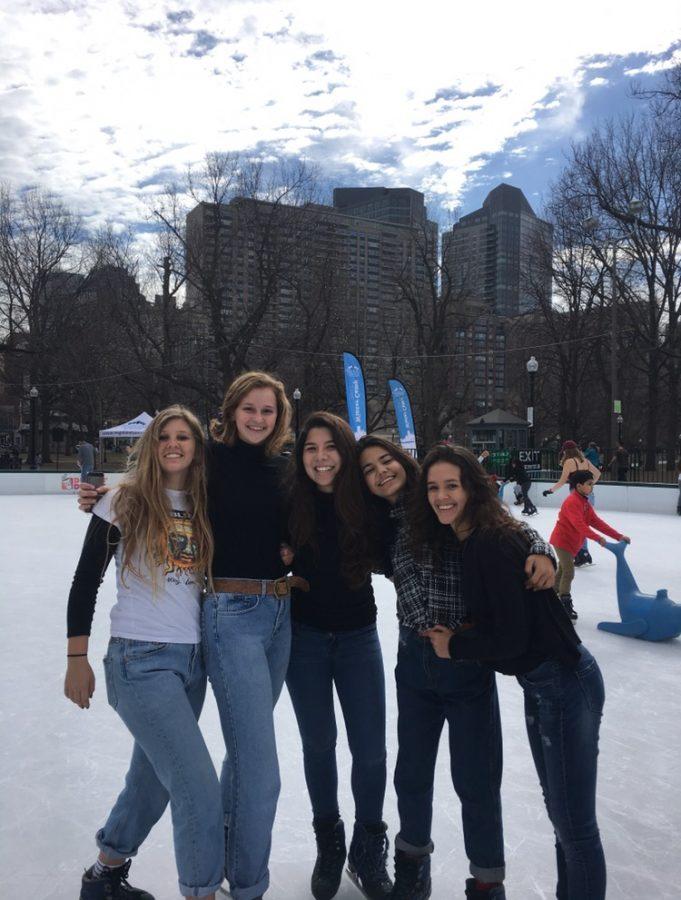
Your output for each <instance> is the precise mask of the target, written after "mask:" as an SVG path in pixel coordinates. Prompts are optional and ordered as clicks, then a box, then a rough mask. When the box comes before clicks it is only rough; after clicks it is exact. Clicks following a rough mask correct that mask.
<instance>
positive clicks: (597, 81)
mask: <svg viewBox="0 0 681 900" xmlns="http://www.w3.org/2000/svg"><path fill="white" fill-rule="evenodd" d="M605 84H610V81H609V80H608V79H607V78H592V79H591V81H589V87H602V86H603V85H605Z"/></svg>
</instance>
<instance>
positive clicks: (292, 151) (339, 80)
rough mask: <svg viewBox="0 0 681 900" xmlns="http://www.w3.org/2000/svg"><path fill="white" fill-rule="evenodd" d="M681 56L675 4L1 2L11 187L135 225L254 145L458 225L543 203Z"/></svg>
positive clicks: (530, 0)
mask: <svg viewBox="0 0 681 900" xmlns="http://www.w3.org/2000/svg"><path fill="white" fill-rule="evenodd" d="M404 8H406V9H407V10H408V12H405V11H402V10H403V9H404ZM675 59H676V60H678V61H681V3H679V2H678V0H647V2H646V3H644V4H641V3H640V2H639V0H635V2H634V0H619V2H610V0H572V2H571V3H569V4H568V3H560V4H558V3H556V2H555V0H554V2H551V0H541V2H536V0H517V2H515V3H513V2H510V0H504V2H500V0H485V2H484V3H481V2H462V0H460V2H458V3H456V2H454V0H421V2H419V3H410V4H408V5H407V4H398V3H397V2H396V0H390V2H388V0H335V2H334V0H290V2H277V0H244V2H241V0H194V2H192V3H189V2H179V0H177V2H176V0H139V2H123V0H0V178H2V179H4V180H9V181H10V182H11V183H13V184H14V185H16V186H18V187H23V186H26V185H31V184H41V185H44V186H47V187H49V188H50V189H53V190H55V191H58V192H60V193H62V194H63V195H64V196H65V197H66V198H67V199H68V200H69V202H71V203H73V204H74V205H76V206H77V207H78V208H79V209H80V210H81V212H83V213H84V214H85V216H86V217H87V219H88V220H89V221H90V222H91V223H99V222H103V221H105V220H112V221H114V222H119V223H122V224H123V223H132V224H133V225H134V224H135V223H138V222H141V221H142V220H143V218H144V208H145V198H148V195H149V194H151V193H153V192H155V191H158V190H159V189H160V188H161V187H162V186H163V185H164V184H165V183H166V182H168V181H169V180H171V179H172V178H173V177H174V176H175V175H176V174H178V173H182V172H183V171H184V169H185V167H186V165H187V164H188V163H190V162H196V161H198V160H200V159H201V157H202V156H203V154H204V153H205V152H207V151H212V150H231V151H234V150H244V151H257V152H259V153H261V154H266V155H268V156H270V157H280V156H301V157H305V158H308V159H310V160H312V161H314V162H315V163H317V164H318V165H319V166H320V168H321V171H322V173H323V176H324V179H325V180H326V182H327V184H328V185H329V186H333V185H352V184H355V185H357V184H364V185H369V184H381V185H385V186H388V187H398V186H408V187H414V188H417V189H419V190H422V191H424V192H425V193H426V194H427V195H428V199H429V204H430V207H431V210H432V211H434V212H436V211H438V210H439V211H440V213H442V214H445V212H446V211H447V210H450V209H458V210H460V211H461V212H462V213H466V212H469V211H470V210H471V209H475V208H476V207H477V206H479V205H480V202H481V200H482V199H483V198H484V196H485V194H486V193H487V191H488V190H490V189H491V188H492V187H494V185H495V184H497V183H498V182H499V181H501V180H506V181H510V182H511V183H513V184H516V185H517V186H519V187H521V188H522V189H523V190H524V191H525V192H526V194H527V196H528V199H529V200H530V202H531V203H532V204H533V205H534V206H535V207H540V205H541V197H542V194H543V193H545V192H546V189H547V186H548V184H549V182H550V180H551V179H552V178H554V177H556V175H557V174H558V172H559V171H560V168H561V165H562V162H563V154H564V153H565V151H566V150H567V148H568V147H569V143H570V141H571V140H572V139H579V137H580V136H582V135H584V134H585V133H587V132H588V131H589V129H590V128H591V127H592V126H593V124H594V123H595V122H596V121H597V120H598V119H599V118H600V117H603V116H608V115H618V114H621V113H626V112H627V111H628V110H631V109H632V108H633V107H635V106H636V104H637V102H638V101H635V100H632V98H631V96H630V93H629V91H630V87H631V84H632V81H634V80H636V79H639V80H643V81H644V82H645V83H646V84H649V83H651V82H652V81H653V80H654V79H655V78H659V77H660V75H659V73H660V72H661V71H662V70H663V69H664V68H665V67H667V66H669V65H670V64H671V62H672V61H673V60H675Z"/></svg>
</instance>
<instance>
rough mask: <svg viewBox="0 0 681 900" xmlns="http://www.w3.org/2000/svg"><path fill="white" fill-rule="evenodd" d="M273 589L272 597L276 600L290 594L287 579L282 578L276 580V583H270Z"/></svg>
mask: <svg viewBox="0 0 681 900" xmlns="http://www.w3.org/2000/svg"><path fill="white" fill-rule="evenodd" d="M272 585H273V587H274V596H275V597H277V598H278V599H281V598H282V597H288V595H289V594H290V593H291V589H290V588H289V586H288V578H287V577H286V576H284V577H283V578H277V579H276V581H273V582H272Z"/></svg>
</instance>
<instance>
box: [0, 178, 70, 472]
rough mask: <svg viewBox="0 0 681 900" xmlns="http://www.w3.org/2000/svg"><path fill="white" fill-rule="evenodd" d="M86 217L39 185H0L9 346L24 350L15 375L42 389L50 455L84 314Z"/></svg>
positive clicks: (0, 259) (0, 266) (0, 291)
mask: <svg viewBox="0 0 681 900" xmlns="http://www.w3.org/2000/svg"><path fill="white" fill-rule="evenodd" d="M81 240H82V228H81V220H80V217H79V216H78V215H77V214H76V213H74V212H73V211H72V210H70V209H69V208H67V207H66V206H65V205H64V204H63V203H62V201H61V200H59V198H57V197H56V196H54V195H53V194H50V193H47V192H45V191H42V190H40V189H32V190H29V191H25V192H23V193H21V194H18V193H16V192H15V191H13V190H12V188H11V187H10V186H9V185H7V184H5V185H2V186H0V318H1V319H2V323H3V331H4V334H5V340H6V343H7V345H8V347H10V348H12V349H13V350H15V351H17V350H21V351H23V354H22V355H23V359H24V362H22V364H21V365H17V366H13V367H12V372H13V377H14V378H17V377H18V376H19V375H21V377H22V381H25V382H27V383H28V384H32V385H37V386H39V389H40V410H41V419H42V440H43V443H42V455H43V458H44V459H45V460H46V461H47V460H48V459H49V424H50V413H51V411H52V409H53V408H54V406H55V404H56V403H57V402H58V400H59V397H60V391H59V382H60V381H62V379H63V377H64V366H63V361H64V360H63V352H62V351H63V348H64V347H65V346H66V345H67V344H68V341H69V339H70V336H71V334H72V330H73V328H74V327H75V324H76V322H77V320H78V298H79V297H80V296H81V294H82V291H83V289H84V287H85V278H84V277H83V275H82V274H81V269H82V256H81V253H80V245H81Z"/></svg>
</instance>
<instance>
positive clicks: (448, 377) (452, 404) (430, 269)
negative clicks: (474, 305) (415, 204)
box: [395, 222, 471, 448]
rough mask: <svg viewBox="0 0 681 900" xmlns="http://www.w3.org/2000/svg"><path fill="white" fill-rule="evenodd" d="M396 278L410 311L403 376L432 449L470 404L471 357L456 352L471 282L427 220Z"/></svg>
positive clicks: (416, 231) (423, 444)
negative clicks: (443, 247) (468, 364)
mask: <svg viewBox="0 0 681 900" xmlns="http://www.w3.org/2000/svg"><path fill="white" fill-rule="evenodd" d="M395 283H396V289H397V298H398V302H400V303H401V304H403V306H404V308H405V310H406V312H405V334H406V335H407V337H406V340H405V344H406V347H405V351H406V357H405V359H404V360H403V363H402V365H403V368H404V370H405V373H406V374H405V376H404V377H403V381H404V383H405V385H406V386H407V387H409V388H410V390H411V393H412V400H413V402H414V404H415V418H416V422H417V432H418V436H419V444H420V446H421V447H423V448H429V447H430V446H431V445H432V444H433V443H435V442H436V441H437V440H439V439H440V437H441V436H442V433H443V430H445V428H446V427H447V426H449V427H451V423H452V422H453V421H455V420H457V418H458V417H459V416H460V414H461V413H462V412H464V411H466V410H469V409H470V394H469V387H470V385H469V378H468V367H467V366H466V365H465V361H466V360H467V359H468V357H467V355H466V353H465V352H460V353H459V356H458V357H457V356H456V352H455V346H456V345H455V336H456V333H457V327H459V329H460V327H461V324H462V323H465V322H466V321H467V319H466V316H467V309H466V301H467V300H468V299H470V297H471V290H470V283H469V281H468V279H467V278H462V276H461V273H460V271H458V270H457V269H456V263H455V260H453V259H452V258H451V257H448V256H447V255H446V254H442V253H441V252H440V246H439V242H438V236H437V230H436V229H435V228H433V227H432V226H431V224H430V223H427V222H426V223H424V224H423V225H422V227H420V228H418V229H416V228H415V229H413V230H412V233H411V240H410V242H409V245H408V250H407V252H406V253H405V256H404V258H403V260H402V262H401V265H400V267H399V269H398V270H397V271H396V273H395ZM457 359H458V366H457V362H456V360H457ZM462 364H463V367H462Z"/></svg>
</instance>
